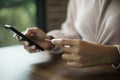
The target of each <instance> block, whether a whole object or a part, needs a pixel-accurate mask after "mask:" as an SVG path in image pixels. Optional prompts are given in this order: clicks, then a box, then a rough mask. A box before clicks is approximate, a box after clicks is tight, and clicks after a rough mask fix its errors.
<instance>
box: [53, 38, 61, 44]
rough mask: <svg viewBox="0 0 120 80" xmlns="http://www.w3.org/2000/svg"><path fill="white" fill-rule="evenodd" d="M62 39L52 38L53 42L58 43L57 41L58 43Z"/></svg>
mask: <svg viewBox="0 0 120 80" xmlns="http://www.w3.org/2000/svg"><path fill="white" fill-rule="evenodd" d="M61 40H62V39H52V40H51V42H52V43H53V44H56V43H58V42H59V41H61Z"/></svg>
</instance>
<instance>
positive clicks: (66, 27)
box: [47, 0, 81, 53]
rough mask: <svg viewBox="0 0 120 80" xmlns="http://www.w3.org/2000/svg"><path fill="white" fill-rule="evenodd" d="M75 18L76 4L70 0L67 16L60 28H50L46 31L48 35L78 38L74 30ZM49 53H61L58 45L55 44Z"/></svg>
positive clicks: (56, 37) (73, 0)
mask: <svg viewBox="0 0 120 80" xmlns="http://www.w3.org/2000/svg"><path fill="white" fill-rule="evenodd" d="M75 19H76V5H75V0H70V1H69V3H68V7H67V18H66V20H65V22H64V23H63V24H62V26H61V29H59V30H52V31H50V32H48V33H47V35H48V36H52V37H54V38H55V39H58V38H62V39H80V38H81V37H80V35H79V34H78V33H77V31H76V30H75ZM50 53H62V51H61V50H60V48H59V47H58V46H55V47H54V49H52V50H51V51H50Z"/></svg>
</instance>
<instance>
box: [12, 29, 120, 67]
mask: <svg viewBox="0 0 120 80" xmlns="http://www.w3.org/2000/svg"><path fill="white" fill-rule="evenodd" d="M24 35H26V36H27V37H29V38H30V39H32V40H33V41H34V42H36V43H37V44H38V45H40V46H41V47H43V48H44V49H45V50H52V49H53V48H54V46H55V45H58V46H60V47H61V49H62V50H63V51H64V53H63V54H62V59H64V60H66V61H67V65H68V66H73V67H80V68H82V67H90V66H97V65H101V64H117V63H118V62H119V61H120V60H119V59H120V56H119V53H118V50H117V48H116V47H114V46H110V45H101V44H98V43H93V42H88V41H83V40H80V39H53V40H52V43H51V42H50V41H47V40H46V39H49V40H51V37H49V36H47V35H46V33H45V32H43V31H42V30H40V29H38V28H29V29H27V30H26V31H25V32H24ZM14 38H15V39H16V40H18V41H19V43H20V44H21V45H24V48H25V49H26V50H27V51H28V52H30V53H35V52H38V51H40V50H39V49H37V48H36V46H35V45H30V43H28V42H27V41H23V40H20V39H19V37H18V36H17V35H14ZM53 43H54V44H53ZM66 45H69V46H66Z"/></svg>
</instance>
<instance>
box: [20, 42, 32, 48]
mask: <svg viewBox="0 0 120 80" xmlns="http://www.w3.org/2000/svg"><path fill="white" fill-rule="evenodd" d="M19 44H21V45H24V46H26V47H28V46H29V45H30V43H29V42H28V41H19Z"/></svg>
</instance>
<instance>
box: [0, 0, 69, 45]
mask: <svg viewBox="0 0 120 80" xmlns="http://www.w3.org/2000/svg"><path fill="white" fill-rule="evenodd" d="M67 3H68V0H0V47H4V46H11V45H15V44H17V41H15V40H14V39H13V38H12V35H13V34H12V33H11V32H9V31H7V30H6V29H5V28H4V25H5V24H9V25H12V26H14V27H15V28H17V29H18V30H20V31H24V30H25V29H26V28H28V27H36V26H37V27H39V28H41V29H42V30H44V31H45V32H48V31H50V30H53V29H59V28H60V26H61V24H62V23H63V22H64V21H65V18H66V9H67Z"/></svg>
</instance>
